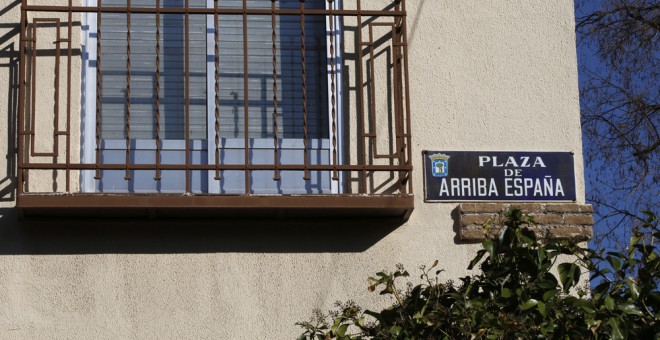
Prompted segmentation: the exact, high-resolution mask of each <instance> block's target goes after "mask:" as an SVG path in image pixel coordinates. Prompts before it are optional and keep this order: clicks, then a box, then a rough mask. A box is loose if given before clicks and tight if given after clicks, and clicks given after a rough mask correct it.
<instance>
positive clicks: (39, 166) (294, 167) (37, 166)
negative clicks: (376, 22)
mask: <svg viewBox="0 0 660 340" xmlns="http://www.w3.org/2000/svg"><path fill="white" fill-rule="evenodd" d="M125 167H126V165H125V164H123V163H122V164H110V163H104V164H101V165H100V168H101V169H103V170H124V169H125ZM95 168H96V165H95V164H71V169H75V170H89V169H95ZM215 168H216V166H215V164H190V165H188V166H184V164H161V165H160V169H161V170H186V171H187V170H215ZM219 168H220V170H245V169H247V170H273V166H272V165H270V164H248V165H247V166H245V165H244V164H220V166H219ZM308 168H309V169H310V170H314V171H317V170H318V171H332V170H333V169H334V166H332V165H316V164H310V165H309V166H308ZM24 169H34V170H63V169H66V164H65V163H57V164H53V163H30V164H29V165H25V166H24ZM128 169H129V170H156V165H155V164H129V166H128ZM280 169H281V170H288V171H304V170H305V167H304V165H301V164H281V165H280ZM411 169H412V166H410V165H373V164H371V165H348V164H346V165H343V164H338V165H337V170H339V171H384V172H387V171H399V170H400V171H409V170H411Z"/></svg>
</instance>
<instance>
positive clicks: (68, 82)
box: [65, 0, 73, 192]
mask: <svg viewBox="0 0 660 340" xmlns="http://www.w3.org/2000/svg"><path fill="white" fill-rule="evenodd" d="M72 2H73V0H69V3H68V5H69V6H68V7H69V8H71V6H72V5H73V3H72ZM67 21H68V25H67V49H68V51H67V72H66V165H67V167H66V183H65V186H66V192H71V170H70V169H69V166H70V165H71V71H72V70H71V67H72V65H71V64H72V57H73V50H72V47H71V40H72V32H71V30H72V29H73V13H72V12H71V11H69V12H67Z"/></svg>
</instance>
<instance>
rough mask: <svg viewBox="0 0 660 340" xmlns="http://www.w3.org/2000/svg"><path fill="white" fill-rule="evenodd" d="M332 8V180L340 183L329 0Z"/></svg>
mask: <svg viewBox="0 0 660 340" xmlns="http://www.w3.org/2000/svg"><path fill="white" fill-rule="evenodd" d="M328 2H329V7H330V17H329V21H330V93H331V95H330V105H331V111H332V112H331V115H332V122H331V124H332V126H331V128H330V129H331V131H330V134H331V135H332V136H330V137H331V138H332V164H333V165H334V167H333V170H332V180H334V181H338V180H339V174H338V172H337V109H336V108H335V104H336V103H335V102H336V100H337V99H336V88H335V17H334V11H333V3H334V0H328Z"/></svg>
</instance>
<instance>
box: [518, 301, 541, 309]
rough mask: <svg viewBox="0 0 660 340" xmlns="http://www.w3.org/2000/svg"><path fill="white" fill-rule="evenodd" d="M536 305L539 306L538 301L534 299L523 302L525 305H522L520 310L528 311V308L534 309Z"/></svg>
mask: <svg viewBox="0 0 660 340" xmlns="http://www.w3.org/2000/svg"><path fill="white" fill-rule="evenodd" d="M538 304H539V302H538V301H536V300H534V299H529V300H527V301H525V303H523V305H522V307H521V309H522V310H528V309H530V308H532V307H534V306H536V305H538Z"/></svg>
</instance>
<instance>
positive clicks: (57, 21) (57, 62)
mask: <svg viewBox="0 0 660 340" xmlns="http://www.w3.org/2000/svg"><path fill="white" fill-rule="evenodd" d="M39 23H55V27H56V30H55V35H56V36H57V38H56V39H55V72H54V73H55V80H54V82H55V86H54V92H55V93H54V102H55V103H54V110H53V111H54V112H53V125H54V126H53V152H36V151H35V149H36V146H35V144H36V143H35V134H36V118H37V111H36V105H35V103H36V91H35V89H36V84H37V54H38V47H37V27H38V26H39ZM31 41H32V44H33V49H32V50H33V54H32V63H31V72H32V105H31V106H32V107H31V109H32V110H31V115H30V132H29V135H30V157H58V156H59V142H58V141H59V137H58V136H59V133H58V126H59V110H60V98H59V94H60V43H61V41H62V39H60V19H59V18H34V19H33V20H32V39H31Z"/></svg>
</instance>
